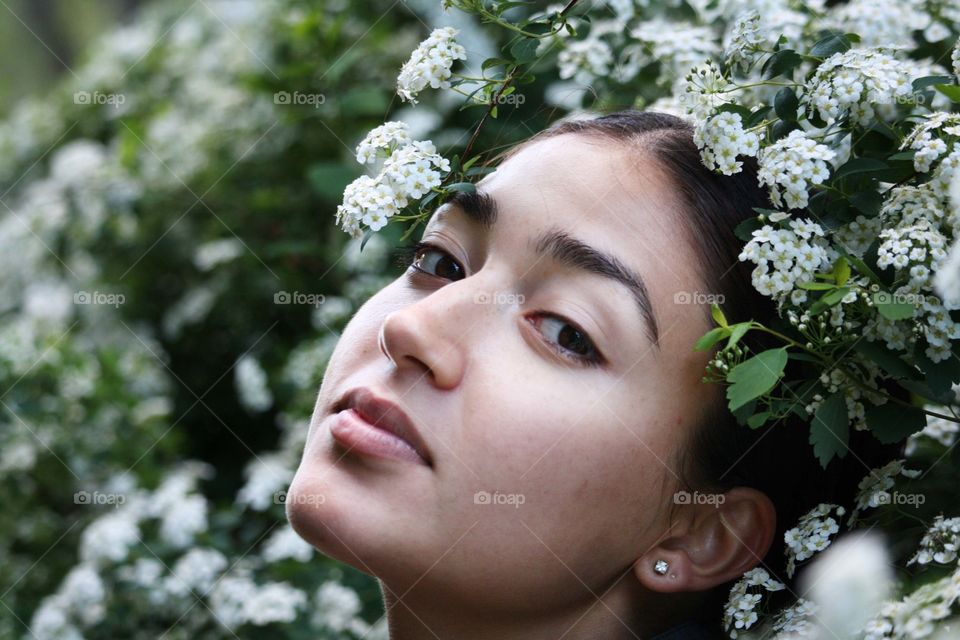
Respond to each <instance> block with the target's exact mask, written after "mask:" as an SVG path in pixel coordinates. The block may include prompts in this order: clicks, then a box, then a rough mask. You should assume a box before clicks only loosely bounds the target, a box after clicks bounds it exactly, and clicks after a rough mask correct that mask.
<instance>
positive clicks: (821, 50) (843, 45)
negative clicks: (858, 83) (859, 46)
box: [810, 34, 850, 58]
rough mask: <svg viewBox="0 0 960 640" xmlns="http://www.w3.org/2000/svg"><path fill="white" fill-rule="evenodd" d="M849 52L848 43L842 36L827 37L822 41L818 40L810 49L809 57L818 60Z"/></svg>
mask: <svg viewBox="0 0 960 640" xmlns="http://www.w3.org/2000/svg"><path fill="white" fill-rule="evenodd" d="M849 50H850V41H849V40H848V39H847V37H846V36H844V35H837V34H834V35H829V36H827V37H826V38H823V39H822V40H818V41H817V43H816V44H815V45H813V47H812V48H811V49H810V55H811V56H816V57H818V58H829V57H830V56H832V55H833V54H835V53H843V52H844V51H849Z"/></svg>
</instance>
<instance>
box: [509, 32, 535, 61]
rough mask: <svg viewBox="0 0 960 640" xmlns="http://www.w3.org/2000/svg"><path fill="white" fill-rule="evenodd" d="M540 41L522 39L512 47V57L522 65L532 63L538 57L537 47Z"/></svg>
mask: <svg viewBox="0 0 960 640" xmlns="http://www.w3.org/2000/svg"><path fill="white" fill-rule="evenodd" d="M539 44H540V40H538V39H537V38H522V39H520V40H518V41H517V42H515V43H514V45H513V46H512V47H510V55H512V56H513V57H514V59H515V60H516V61H517V62H519V63H520V64H526V63H528V62H532V61H533V60H534V59H536V57H537V45H539Z"/></svg>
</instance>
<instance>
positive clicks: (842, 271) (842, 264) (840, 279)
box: [833, 256, 850, 287]
mask: <svg viewBox="0 0 960 640" xmlns="http://www.w3.org/2000/svg"><path fill="white" fill-rule="evenodd" d="M833 271H834V273H836V274H837V285H839V286H841V287H842V286H843V285H845V284H846V283H847V280H849V279H850V263H849V262H847V259H846V258H845V257H844V256H840V259H839V260H837V264H836V266H835V267H834V268H833Z"/></svg>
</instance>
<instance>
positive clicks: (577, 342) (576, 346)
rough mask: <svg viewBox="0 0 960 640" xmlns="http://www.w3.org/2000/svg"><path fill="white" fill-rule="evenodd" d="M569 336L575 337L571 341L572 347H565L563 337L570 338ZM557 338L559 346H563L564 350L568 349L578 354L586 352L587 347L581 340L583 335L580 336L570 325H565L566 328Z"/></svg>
mask: <svg viewBox="0 0 960 640" xmlns="http://www.w3.org/2000/svg"><path fill="white" fill-rule="evenodd" d="M571 334H572V335H573V336H575V337H574V338H573V339H572V340H573V344H572V345H565V344H564V337H567V338H569V337H570V336H571ZM558 338H559V341H560V344H561V346H563V347H564V348H566V349H570V350H571V351H574V352H576V353H580V354H583V353H584V352H585V351H586V350H587V346H586V344H585V343H584V340H583V335H582V334H581V333H580V332H579V331H577V330H576V329H574V328H573V327H571V326H570V325H567V326H566V327H565V328H564V329H563V330H562V331H561V332H560V335H559V336H558Z"/></svg>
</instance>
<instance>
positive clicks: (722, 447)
mask: <svg viewBox="0 0 960 640" xmlns="http://www.w3.org/2000/svg"><path fill="white" fill-rule="evenodd" d="M755 171H756V167H755V165H754V164H752V163H750V162H746V163H745V167H744V171H743V172H742V173H740V174H736V175H734V176H718V175H716V174H713V173H711V172H710V171H708V170H707V169H705V168H704V167H703V165H702V164H701V161H700V158H699V153H698V150H697V148H696V146H695V145H694V143H693V138H692V129H691V127H690V125H689V124H687V123H686V122H685V121H684V120H682V119H680V118H676V117H674V116H670V115H666V114H662V113H653V112H636V111H626V112H619V113H614V114H610V115H606V116H603V117H599V118H592V119H583V120H571V121H566V122H562V123H559V124H557V125H555V126H554V127H551V128H550V129H548V130H546V131H544V132H541V133H540V134H539V135H536V136H534V137H533V138H532V139H530V140H528V141H526V142H525V143H523V144H521V145H519V146H517V147H515V148H514V149H513V150H511V152H510V153H509V154H507V156H506V157H505V159H503V160H502V162H500V163H499V164H498V166H497V170H496V171H495V172H494V173H492V174H490V175H488V176H487V177H486V178H484V180H482V181H481V182H480V183H479V184H478V185H477V188H478V191H477V193H476V194H470V195H466V194H458V195H457V196H455V197H454V198H453V199H452V200H451V201H449V202H447V203H445V204H444V205H443V206H441V207H439V208H438V209H437V211H436V212H435V213H434V215H433V216H432V218H431V219H430V222H429V224H428V225H427V226H426V228H425V229H424V231H423V237H422V243H421V244H419V245H418V246H417V248H415V249H414V250H413V251H412V256H411V258H412V259H411V261H410V264H409V268H408V270H407V272H406V273H405V274H403V275H402V276H401V277H399V278H398V279H397V280H395V281H394V282H392V283H391V284H390V285H388V286H387V287H385V288H384V289H383V290H381V291H380V292H378V293H377V294H376V295H375V296H373V297H372V298H371V299H370V300H369V301H368V302H367V303H366V304H364V305H363V307H362V308H360V309H359V310H358V311H357V313H356V315H355V316H354V317H353V318H352V320H351V321H350V323H349V324H348V326H347V327H346V329H345V330H344V332H343V335H342V337H341V339H340V341H339V343H338V346H337V348H336V351H335V353H334V354H333V356H332V358H331V360H330V363H329V366H328V367H327V370H326V373H325V376H324V380H323V383H322V385H321V388H320V393H319V397H318V399H317V404H316V408H315V411H314V415H313V420H312V424H311V428H310V434H309V437H308V441H307V445H306V448H305V451H304V454H303V458H302V461H301V464H300V468H299V470H298V472H297V474H296V477H295V479H294V480H293V483H292V485H291V487H290V492H289V495H288V502H287V505H288V506H287V511H288V516H289V518H290V521H291V522H292V524H293V526H294V528H295V529H296V530H297V532H298V533H299V534H300V535H301V536H303V538H304V539H306V540H307V541H309V542H310V543H311V544H313V545H314V546H316V547H317V548H318V549H319V550H321V551H322V552H323V553H325V554H327V555H329V556H332V557H333V558H336V559H338V560H341V561H343V562H345V563H348V564H350V565H352V566H354V567H357V568H358V569H360V570H362V571H364V572H367V573H369V574H371V575H373V576H376V577H377V578H378V579H379V580H380V582H381V585H382V588H383V593H384V600H385V605H386V607H387V615H388V621H389V627H390V632H391V637H392V638H395V639H397V640H411V639H418V638H442V639H444V640H446V639H448V638H449V639H456V640H470V639H474V638H477V639H480V638H483V639H490V638H496V639H497V640H511V639H514V638H524V639H538V638H545V639H546V638H550V639H556V638H566V639H569V640H574V639H580V638H589V639H596V638H604V639H607V638H609V639H618V638H645V639H646V638H654V637H657V638H660V637H663V638H713V637H720V635H721V634H720V621H721V619H722V602H723V601H724V600H725V599H726V596H727V592H728V590H729V588H730V586H731V584H732V582H733V581H735V580H737V579H738V578H739V577H740V576H741V575H742V574H743V573H744V572H746V571H748V570H750V569H751V568H753V567H757V566H760V567H764V568H766V569H767V570H768V571H770V572H771V574H772V575H773V576H774V577H775V578H778V579H780V580H781V581H784V582H787V583H788V584H790V583H789V581H788V580H786V576H785V575H783V570H782V569H783V557H782V553H783V532H784V531H785V530H786V529H787V528H789V527H791V526H793V524H794V523H795V521H796V519H797V517H798V516H799V515H800V514H802V513H803V512H805V511H806V510H808V509H809V508H811V507H812V506H814V505H815V504H817V503H818V502H823V501H827V500H831V499H833V500H836V499H839V498H838V496H837V495H834V494H835V493H836V492H839V493H840V494H844V492H847V493H849V487H850V486H851V484H852V480H855V479H859V478H860V477H862V476H863V475H865V474H866V472H867V468H865V467H864V466H862V465H867V464H869V462H870V458H869V452H867V451H866V450H865V449H864V450H863V451H862V452H861V453H860V455H858V456H848V457H847V458H846V462H845V463H842V462H840V461H836V464H834V465H833V466H831V467H829V468H828V470H827V471H828V472H829V473H827V472H825V471H823V470H821V469H820V467H819V466H818V464H817V462H816V460H815V459H814V457H813V454H812V451H811V449H810V447H809V445H808V444H807V442H806V440H807V427H806V426H805V425H803V424H801V425H790V424H786V423H784V424H778V425H775V426H774V427H771V428H768V429H761V430H757V431H753V430H750V429H748V428H747V427H744V426H740V425H738V424H737V423H736V421H735V420H734V419H733V417H732V416H731V415H730V414H729V413H728V412H727V410H726V407H725V398H724V394H723V389H722V388H721V387H719V386H718V385H712V384H705V383H703V382H702V376H703V374H704V366H705V365H706V363H707V360H708V358H709V354H706V353H702V352H696V351H694V350H693V348H692V346H693V344H694V342H695V341H696V340H697V338H699V337H700V336H701V335H702V334H703V333H705V332H706V331H707V330H708V329H710V327H711V323H710V316H709V304H708V303H709V302H710V301H717V302H718V303H720V304H721V306H722V307H723V308H724V310H725V312H726V314H727V316H728V317H730V318H734V319H747V318H750V317H753V318H755V319H757V320H760V321H763V320H765V319H767V318H769V317H770V314H771V313H773V309H772V308H771V305H770V302H769V301H768V300H766V299H764V298H762V297H761V296H760V295H759V294H758V293H756V292H755V291H754V290H753V289H752V288H751V286H750V278H749V270H748V268H747V267H745V266H744V264H743V263H741V262H739V261H738V259H737V255H738V253H739V251H740V248H741V246H742V244H743V243H742V241H740V240H739V239H738V238H737V237H736V236H735V235H734V233H733V229H734V227H735V226H736V225H737V224H738V223H739V222H740V221H742V220H743V219H745V218H748V217H752V216H754V215H755V212H754V211H753V210H752V207H754V206H770V205H769V202H768V201H767V199H766V196H765V194H764V193H763V192H762V191H761V190H760V189H759V188H758V187H757V184H756V174H755ZM798 402H799V403H800V406H801V407H802V406H803V405H804V404H806V402H803V401H801V400H800V399H798ZM372 423H376V426H374V425H373V424H372ZM884 461H885V459H884ZM842 464H846V465H847V467H846V468H845V467H843V466H841V465H842ZM851 465H852V468H851Z"/></svg>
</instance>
